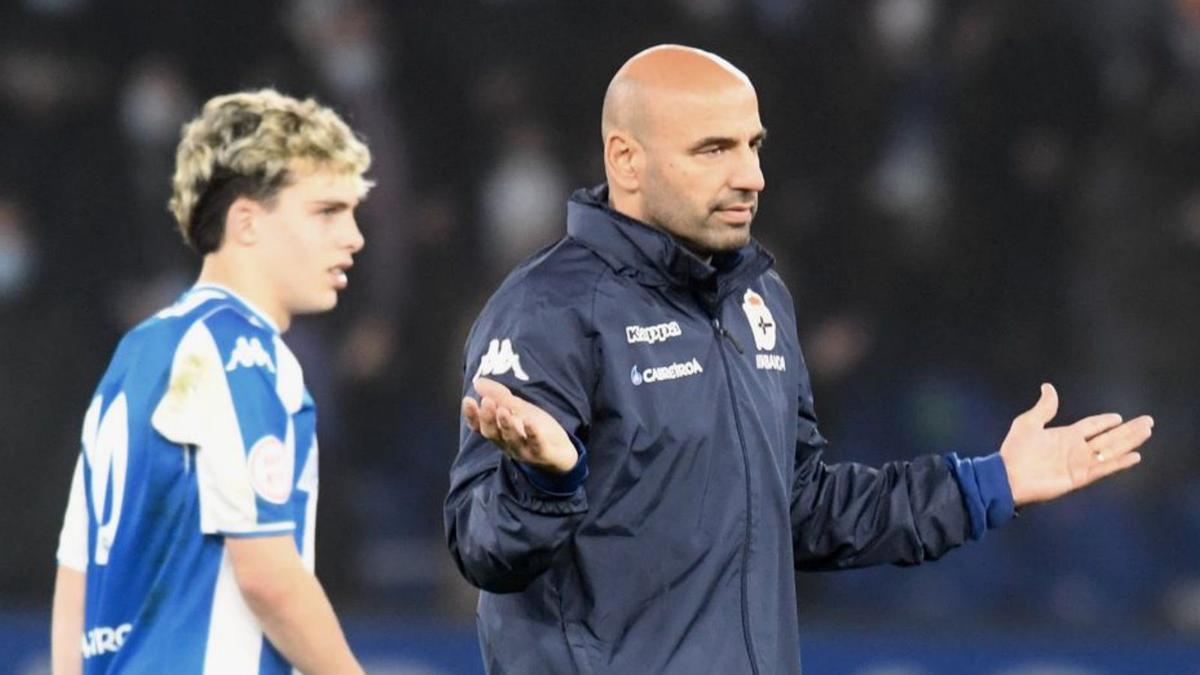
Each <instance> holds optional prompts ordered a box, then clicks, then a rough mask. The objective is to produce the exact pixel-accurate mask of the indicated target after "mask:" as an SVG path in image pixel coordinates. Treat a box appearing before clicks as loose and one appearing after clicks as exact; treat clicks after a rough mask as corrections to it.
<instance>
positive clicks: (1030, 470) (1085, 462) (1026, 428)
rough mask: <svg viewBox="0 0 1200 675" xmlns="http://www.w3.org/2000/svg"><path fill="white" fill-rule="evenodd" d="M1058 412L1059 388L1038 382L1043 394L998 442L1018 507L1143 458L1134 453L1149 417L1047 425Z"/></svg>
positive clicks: (1146, 432) (1147, 435) (1142, 440)
mask: <svg viewBox="0 0 1200 675" xmlns="http://www.w3.org/2000/svg"><path fill="white" fill-rule="evenodd" d="M1057 413H1058V392H1056V391H1055V390H1054V387H1053V386H1052V385H1049V384H1043V385H1042V397H1041V398H1040V399H1038V402H1037V403H1035V404H1034V406H1033V407H1032V408H1030V409H1029V410H1027V411H1025V412H1023V413H1021V414H1020V415H1018V416H1017V418H1016V419H1015V420H1013V423H1012V428H1011V429H1009V432H1008V436H1006V437H1005V438H1004V443H1003V445H1001V446H1000V456H1001V457H1002V458H1003V459H1004V466H1005V467H1006V468H1007V470H1008V483H1009V485H1010V486H1011V487H1012V494H1013V502H1014V503H1015V504H1016V505H1017V506H1022V505H1024V504H1032V503H1034V502H1044V501H1047V500H1049V499H1054V498H1056V497H1060V496H1062V495H1064V494H1066V493H1068V492H1071V491H1072V490H1078V489H1079V488H1081V487H1083V486H1085V485H1089V484H1091V483H1094V482H1095V481H1098V480H1100V479H1101V478H1104V477H1105V476H1108V475H1111V474H1114V473H1117V472H1118V471H1124V470H1125V469H1128V468H1129V467H1131V466H1133V465H1134V464H1137V463H1138V462H1140V461H1142V456H1141V454H1139V453H1137V452H1134V451H1135V450H1137V448H1139V447H1141V445H1142V444H1143V443H1145V442H1146V439H1148V438H1150V433H1151V429H1153V428H1154V419H1153V418H1152V417H1150V416H1149V415H1142V416H1141V417H1138V418H1135V419H1132V420H1129V421H1128V422H1125V423H1123V424H1122V422H1121V416H1120V415H1118V414H1116V413H1105V414H1103V415H1093V416H1091V417H1085V418H1083V419H1081V420H1079V421H1078V422H1076V423H1074V424H1072V425H1070V426H1065V427H1047V426H1046V425H1047V424H1049V423H1050V421H1051V420H1053V419H1054V416H1055V414H1057Z"/></svg>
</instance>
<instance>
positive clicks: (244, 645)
mask: <svg viewBox="0 0 1200 675" xmlns="http://www.w3.org/2000/svg"><path fill="white" fill-rule="evenodd" d="M262 645H263V633H262V627H261V626H260V625H259V623H258V619H257V618H255V617H254V613H253V612H251V611H250V608H249V607H247V606H246V600H245V598H243V597H242V591H241V589H239V588H238V585H237V579H236V578H235V577H234V574H233V565H232V564H231V563H230V562H229V551H223V552H222V553H221V571H220V572H218V573H217V584H216V586H215V587H214V588H213V600H212V616H211V617H210V618H209V621H208V644H207V645H206V647H205V650H204V675H243V674H245V675H258V664H259V660H260V659H261V658H262Z"/></svg>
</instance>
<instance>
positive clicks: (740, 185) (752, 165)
mask: <svg viewBox="0 0 1200 675" xmlns="http://www.w3.org/2000/svg"><path fill="white" fill-rule="evenodd" d="M729 187H730V188H732V189H734V190H741V191H743V192H762V191H763V189H764V188H765V187H767V179H766V177H764V176H763V172H762V164H760V162H759V158H758V153H757V152H753V151H750V152H747V153H746V154H745V156H744V158H743V159H742V160H741V161H739V162H738V165H737V167H736V168H735V169H734V172H733V175H732V176H730V177H729Z"/></svg>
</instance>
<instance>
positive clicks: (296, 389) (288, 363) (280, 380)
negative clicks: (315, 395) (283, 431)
mask: <svg viewBox="0 0 1200 675" xmlns="http://www.w3.org/2000/svg"><path fill="white" fill-rule="evenodd" d="M275 367H276V368H277V369H278V372H277V373H276V375H275V391H276V392H277V393H278V394H279V400H280V401H283V407H284V409H285V410H287V414H289V415H295V414H296V413H297V412H298V411H299V410H300V406H302V405H304V371H303V370H301V369H300V362H299V361H297V360H296V356H295V355H294V354H292V350H290V349H288V348H287V345H285V344H283V340H281V339H279V336H278V335H276V336H275Z"/></svg>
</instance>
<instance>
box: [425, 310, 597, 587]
mask: <svg viewBox="0 0 1200 675" xmlns="http://www.w3.org/2000/svg"><path fill="white" fill-rule="evenodd" d="M514 296H515V297H514ZM592 344H593V341H592V340H591V338H590V336H589V335H588V334H587V331H586V330H585V327H584V323H583V320H582V317H581V316H580V312H579V311H578V309H577V308H575V307H571V306H563V305H562V304H561V303H556V302H553V301H552V300H546V299H543V298H537V297H529V295H528V294H524V295H519V296H518V295H517V294H515V293H513V292H512V290H511V289H509V290H508V291H506V290H505V289H503V288H502V289H501V291H500V292H499V293H498V294H497V296H496V297H494V298H493V299H492V301H491V302H489V303H488V306H487V307H486V308H485V309H484V312H483V314H482V315H481V316H480V318H479V319H478V321H477V322H476V324H475V326H474V327H473V328H472V330H471V335H470V337H469V338H468V341H467V347H466V353H465V364H464V385H463V389H464V395H467V394H470V395H471V396H473V397H477V394H476V393H475V391H474V388H473V386H472V382H473V381H474V379H475V377H476V376H487V377H489V378H492V379H495V380H497V381H499V382H502V383H503V384H504V385H506V386H508V387H509V388H510V389H512V390H513V392H514V393H515V394H517V395H518V396H520V397H522V398H524V399H526V400H528V401H531V402H532V403H534V404H536V405H538V406H539V407H541V408H542V409H544V410H545V411H546V412H548V413H550V414H551V415H552V416H553V417H554V418H555V419H556V420H557V421H558V422H559V424H561V425H562V426H563V428H564V429H565V430H566V431H567V434H568V435H570V436H571V439H572V441H573V442H574V444H575V447H576V449H577V450H578V451H579V461H578V462H577V464H576V465H575V468H574V469H572V470H571V471H570V472H568V473H566V474H561V475H559V474H551V473H548V472H543V471H541V470H538V469H536V468H534V467H531V466H528V465H524V464H521V463H520V462H516V461H514V460H512V459H511V458H509V457H508V456H506V455H505V454H504V453H503V452H502V451H501V450H500V448H498V447H497V446H495V445H494V444H492V443H491V442H490V441H488V440H486V439H484V438H483V437H482V436H480V435H479V434H477V433H474V432H472V431H471V430H470V428H469V427H467V426H466V424H465V423H461V422H460V442H459V452H458V456H457V458H456V459H455V460H454V465H453V467H452V468H451V471H450V492H449V494H448V495H447V497H446V502H445V508H444V518H445V527H446V538H447V543H448V545H449V547H450V553H451V555H453V557H454V561H455V563H456V564H457V565H458V569H459V571H461V572H462V575H463V576H464V577H465V578H466V579H467V581H469V582H470V583H471V584H472V585H474V586H476V587H477V588H480V589H483V590H487V591H491V592H493V593H511V592H518V591H521V590H523V589H524V588H525V587H527V586H528V585H529V584H530V583H531V582H532V581H533V580H534V579H536V578H537V577H538V576H539V575H540V574H541V573H542V572H544V571H545V570H546V569H547V568H548V567H549V566H550V564H551V561H552V560H553V558H554V556H555V555H556V553H557V552H558V551H559V550H560V549H562V547H563V546H564V544H565V543H566V542H567V541H569V539H570V537H571V536H572V533H573V532H574V530H575V528H576V527H577V526H578V524H579V522H580V520H581V519H582V517H583V514H584V513H585V512H586V511H587V495H586V493H585V490H584V487H583V482H584V479H585V478H586V477H587V448H586V444H585V440H586V438H587V431H588V426H589V424H590V421H591V420H590V417H591V410H590V403H589V401H590V393H591V391H592V388H593V386H594V382H593V372H594V365H593V364H594V361H593V358H592V357H593V355H592V353H591V348H592V347H591V345H592Z"/></svg>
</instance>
